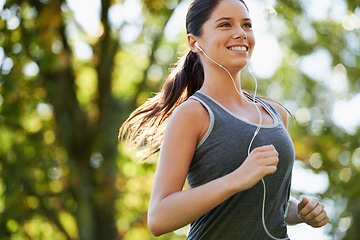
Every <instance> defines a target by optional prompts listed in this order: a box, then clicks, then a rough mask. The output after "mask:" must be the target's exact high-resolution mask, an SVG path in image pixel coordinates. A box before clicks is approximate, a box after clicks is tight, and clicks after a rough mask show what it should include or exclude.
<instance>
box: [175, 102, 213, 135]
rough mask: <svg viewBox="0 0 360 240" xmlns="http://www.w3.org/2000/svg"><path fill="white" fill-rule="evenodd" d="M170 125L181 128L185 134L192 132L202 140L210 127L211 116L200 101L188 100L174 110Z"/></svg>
mask: <svg viewBox="0 0 360 240" xmlns="http://www.w3.org/2000/svg"><path fill="white" fill-rule="evenodd" d="M169 123H170V125H171V126H173V127H176V128H180V129H181V130H182V131H184V132H188V131H189V132H192V133H193V134H196V135H197V136H198V137H199V138H201V136H202V135H204V133H206V131H207V129H208V127H209V124H210V116H209V113H208V111H207V110H206V108H205V107H204V106H203V105H202V104H201V103H200V102H199V101H197V100H195V99H188V100H186V101H185V102H183V103H181V104H180V105H179V106H178V107H177V108H176V109H175V110H174V112H173V114H172V115H171V117H170V119H169Z"/></svg>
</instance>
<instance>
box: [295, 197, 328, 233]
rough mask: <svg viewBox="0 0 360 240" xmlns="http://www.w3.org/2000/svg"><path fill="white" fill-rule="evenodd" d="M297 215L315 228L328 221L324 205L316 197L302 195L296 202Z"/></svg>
mask: <svg viewBox="0 0 360 240" xmlns="http://www.w3.org/2000/svg"><path fill="white" fill-rule="evenodd" d="M298 217H299V218H301V219H303V221H304V222H306V223H307V224H308V225H310V226H312V227H316V228H317V227H322V226H324V225H325V224H327V223H328V221H329V217H328V215H327V213H326V211H325V209H324V205H323V204H322V203H320V202H319V200H318V199H317V198H310V199H307V198H305V197H304V198H303V199H302V200H301V202H299V204H298Z"/></svg>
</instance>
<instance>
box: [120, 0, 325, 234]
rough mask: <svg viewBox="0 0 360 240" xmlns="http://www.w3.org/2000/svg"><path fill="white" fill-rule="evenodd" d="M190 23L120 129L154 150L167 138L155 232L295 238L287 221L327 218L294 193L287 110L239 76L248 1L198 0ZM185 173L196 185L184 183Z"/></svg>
mask: <svg viewBox="0 0 360 240" xmlns="http://www.w3.org/2000/svg"><path fill="white" fill-rule="evenodd" d="M186 27H187V32H188V37H187V39H188V44H189V47H190V51H189V53H188V54H187V55H186V57H185V59H183V62H180V63H179V64H178V67H177V68H176V69H175V70H174V71H173V73H172V74H171V75H170V76H169V78H168V79H167V81H166V82H165V85H164V87H163V89H162V91H161V92H160V93H159V94H158V95H157V96H155V97H154V98H152V99H150V100H149V101H148V102H146V103H145V104H144V105H142V106H141V107H140V108H138V109H137V110H136V111H135V112H134V113H133V114H132V115H131V116H130V118H129V119H128V120H127V121H126V122H125V124H124V125H123V126H122V128H121V131H120V132H121V134H120V135H121V136H124V134H125V133H126V134H127V136H128V138H129V140H130V141H132V142H134V143H137V144H138V145H143V144H146V145H147V146H148V147H150V148H151V149H153V150H154V152H156V151H157V150H158V149H160V144H161V150H160V158H159V163H158V168H157V171H156V176H155V182H154V188H153V191H152V194H151V199H150V204H149V212H148V224H149V228H150V230H151V232H152V233H153V234H154V235H155V236H159V235H162V234H165V233H168V232H170V231H174V230H176V229H178V228H181V227H183V226H185V225H187V224H189V223H191V227H190V232H189V235H188V239H197V240H198V239H222V240H223V239H225V240H226V239H229V240H234V239H288V238H287V237H288V236H287V231H286V225H287V223H288V224H296V223H300V222H306V223H307V224H309V225H311V226H313V227H321V226H323V225H325V224H326V223H327V222H328V220H329V219H328V216H327V213H326V211H325V210H324V206H323V205H322V204H321V203H319V202H318V200H317V199H316V198H311V199H307V198H303V199H302V201H301V202H299V201H297V200H296V199H294V198H292V197H290V181H291V171H292V167H293V162H294V148H293V144H292V142H291V139H290V137H289V136H288V133H287V131H286V127H285V126H286V124H287V112H286V110H285V109H284V108H283V107H281V106H280V105H278V104H270V103H268V102H267V101H265V100H263V99H260V98H256V99H255V97H254V96H253V95H250V94H248V93H246V92H244V91H243V90H241V86H240V82H235V81H234V79H238V78H239V74H240V70H241V69H242V68H244V67H245V66H246V65H247V64H248V62H249V60H250V57H251V54H252V51H253V48H254V45H255V39H254V35H253V32H252V25H251V18H250V15H249V12H248V9H247V6H246V5H245V3H244V2H243V1H242V0H195V1H193V3H192V4H191V6H190V8H189V10H188V13H187V19H186ZM165 124H166V130H165V132H164V130H162V129H163V128H162V127H163V126H164V125H165ZM186 178H187V180H188V182H189V185H190V186H191V188H190V189H188V190H183V186H184V183H185V180H186ZM260 180H261V181H260ZM261 182H263V184H262V183H261ZM265 183H266V186H265ZM265 199H266V201H265Z"/></svg>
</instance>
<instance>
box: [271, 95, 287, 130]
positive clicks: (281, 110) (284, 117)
mask: <svg viewBox="0 0 360 240" xmlns="http://www.w3.org/2000/svg"><path fill="white" fill-rule="evenodd" d="M271 106H273V108H275V109H276V110H277V111H278V112H279V114H280V116H281V119H282V121H283V123H284V126H285V127H287V118H288V111H287V110H286V108H285V107H284V106H282V105H281V104H280V103H277V102H273V101H272V102H271Z"/></svg>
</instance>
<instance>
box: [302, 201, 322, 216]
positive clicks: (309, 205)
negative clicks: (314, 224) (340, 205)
mask: <svg viewBox="0 0 360 240" xmlns="http://www.w3.org/2000/svg"><path fill="white" fill-rule="evenodd" d="M318 204H319V200H318V199H317V198H311V199H310V200H308V202H307V203H306V205H305V206H304V207H303V208H302V209H301V210H300V211H299V214H300V216H302V217H304V216H306V215H307V214H308V213H310V212H311V211H312V210H313V209H314V208H315V207H316V206H317V205H318Z"/></svg>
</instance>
